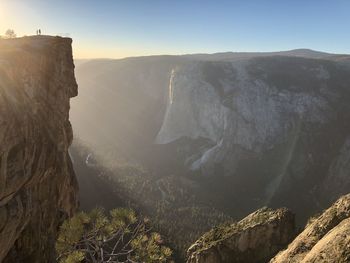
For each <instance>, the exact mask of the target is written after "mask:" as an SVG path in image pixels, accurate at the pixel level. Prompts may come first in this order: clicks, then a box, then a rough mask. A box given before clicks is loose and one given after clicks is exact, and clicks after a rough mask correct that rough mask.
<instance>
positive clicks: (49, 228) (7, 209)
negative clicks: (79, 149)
mask: <svg viewBox="0 0 350 263" xmlns="http://www.w3.org/2000/svg"><path fill="white" fill-rule="evenodd" d="M71 42H72V40H71V39H68V38H60V37H46V36H37V37H25V38H20V39H9V40H1V41H0V160H1V169H0V248H1V249H0V262H1V261H3V262H54V258H55V256H54V242H55V238H56V233H57V230H58V225H59V223H61V222H62V220H64V219H65V218H66V217H67V216H70V215H72V213H73V212H74V211H75V209H76V208H77V201H76V191H77V184H76V179H75V175H74V171H73V168H72V164H71V161H70V158H69V155H68V147H69V145H70V144H71V142H72V139H73V133H72V128H71V125H70V122H69V108H70V105H69V100H70V98H71V97H74V96H76V95H77V84H76V81H75V77H74V64H73V59H72V48H71Z"/></svg>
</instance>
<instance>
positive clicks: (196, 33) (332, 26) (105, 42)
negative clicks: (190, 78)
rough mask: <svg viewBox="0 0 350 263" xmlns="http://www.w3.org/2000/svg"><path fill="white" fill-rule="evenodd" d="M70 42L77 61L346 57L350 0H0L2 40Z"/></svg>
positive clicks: (349, 44)
mask: <svg viewBox="0 0 350 263" xmlns="http://www.w3.org/2000/svg"><path fill="white" fill-rule="evenodd" d="M8 28H11V29H14V30H15V32H16V33H17V35H18V36H23V35H32V34H35V32H36V30H37V29H38V28H40V29H41V31H42V33H43V34H48V35H61V36H69V37H71V38H73V49H74V57H75V58H122V57H129V56H143V55H158V54H189V53H215V52H226V51H234V52H241V51H280V50H290V49H296V48H310V49H315V50H319V51H326V52H331V53H346V54H349V53H350V34H349V29H350V0H254V1H253V0H241V1H235V0H231V1H225V0H222V1H220V0H216V1H214V0H213V1H207V0H201V1H200V0H172V1H170V0H94V1H93V0H0V34H4V32H5V31H6V30H7V29H8Z"/></svg>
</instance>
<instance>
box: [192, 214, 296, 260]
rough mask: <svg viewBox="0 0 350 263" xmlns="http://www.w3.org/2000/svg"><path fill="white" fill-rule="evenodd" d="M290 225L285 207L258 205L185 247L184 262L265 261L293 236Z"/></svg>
mask: <svg viewBox="0 0 350 263" xmlns="http://www.w3.org/2000/svg"><path fill="white" fill-rule="evenodd" d="M294 224H295V222H294V214H292V213H291V212H290V211H289V210H287V209H277V210H272V209H268V208H262V209H260V210H258V211H256V212H254V213H252V214H250V215H249V216H247V217H246V218H244V219H243V220H241V221H239V222H238V223H234V224H230V225H223V226H220V227H217V228H214V229H213V230H211V231H209V232H208V233H206V234H204V235H203V236H202V237H201V238H200V239H199V240H198V241H197V242H196V243H195V244H194V245H192V246H191V247H190V248H189V249H188V260H187V263H234V262H237V263H238V262H242V263H243V262H244V263H249V262H266V261H267V260H269V259H270V258H271V257H272V256H273V255H274V254H276V253H277V252H278V251H279V250H280V249H281V248H283V247H284V246H286V245H287V244H288V243H289V242H290V241H291V240H292V239H293V237H294V227H295V225H294Z"/></svg>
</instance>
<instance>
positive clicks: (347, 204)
mask: <svg viewBox="0 0 350 263" xmlns="http://www.w3.org/2000/svg"><path fill="white" fill-rule="evenodd" d="M292 262H293V263H316V262H317V263H322V262H324V263H325V262H337V263H341V262H350V194H348V195H346V196H343V197H341V198H340V199H339V200H338V201H337V202H335V203H334V204H333V205H332V206H331V207H330V208H328V209H327V210H326V211H324V212H323V213H322V214H321V215H320V216H319V217H317V218H315V219H313V221H312V222H310V223H309V224H308V225H307V226H306V228H305V230H304V231H303V232H302V233H301V234H300V235H298V236H297V237H296V238H295V240H294V241H293V242H292V243H291V244H290V245H289V246H288V248H287V249H286V250H284V251H282V252H280V253H279V254H278V255H277V256H276V257H275V258H273V259H272V260H271V261H270V263H292Z"/></svg>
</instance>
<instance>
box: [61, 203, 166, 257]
mask: <svg viewBox="0 0 350 263" xmlns="http://www.w3.org/2000/svg"><path fill="white" fill-rule="evenodd" d="M163 243H164V242H163V240H162V238H161V236H160V235H159V234H158V233H154V232H152V231H151V228H150V227H149V226H148V220H147V219H141V218H138V217H137V216H136V214H135V212H134V211H132V210H130V209H126V208H118V209H113V210H111V211H110V212H109V215H106V214H105V212H104V210H103V209H101V208H96V209H94V210H92V211H91V212H89V213H85V212H79V213H77V214H76V215H75V216H74V217H72V218H70V219H68V220H66V221H65V222H64V223H63V225H62V226H61V228H60V231H59V236H58V239H57V242H56V252H57V254H58V260H59V262H60V263H78V262H89V263H90V262H92V263H104V262H111V263H112V262H113V263H114V262H118V263H136V262H144V263H156V262H157V263H161V262H164V263H165V262H171V255H172V251H171V249H170V248H168V247H166V246H164V245H163Z"/></svg>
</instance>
